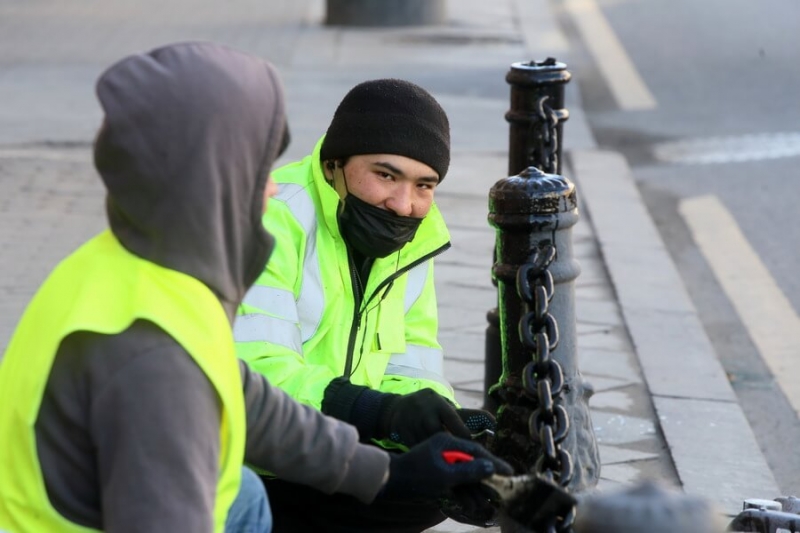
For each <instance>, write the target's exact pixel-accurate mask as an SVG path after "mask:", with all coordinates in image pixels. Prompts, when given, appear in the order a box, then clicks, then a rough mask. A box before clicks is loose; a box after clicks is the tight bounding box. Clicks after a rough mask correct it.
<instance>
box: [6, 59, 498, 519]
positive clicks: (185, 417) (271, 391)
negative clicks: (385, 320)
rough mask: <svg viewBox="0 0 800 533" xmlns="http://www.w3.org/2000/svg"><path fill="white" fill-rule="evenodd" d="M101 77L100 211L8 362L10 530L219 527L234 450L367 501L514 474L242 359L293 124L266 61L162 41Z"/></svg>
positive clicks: (438, 491)
mask: <svg viewBox="0 0 800 533" xmlns="http://www.w3.org/2000/svg"><path fill="white" fill-rule="evenodd" d="M97 95H98V97H99V100H100V103H101V105H102V107H103V110H104V114H105V116H104V121H103V125H102V126H101V128H100V131H99V133H98V135H97V139H96V141H95V166H96V168H97V170H98V172H99V174H100V177H101V178H102V180H103V182H104V184H105V186H106V188H107V191H108V194H107V197H106V207H107V215H108V221H109V229H108V230H106V231H104V232H103V233H101V234H100V235H98V236H97V237H95V238H94V239H92V240H90V241H88V242H87V243H86V244H84V245H83V246H82V247H81V248H80V249H78V250H77V251H76V252H74V253H73V254H72V255H70V256H69V257H67V258H66V259H65V260H64V261H62V262H61V263H60V264H59V266H58V267H56V269H55V270H54V271H53V272H52V273H51V275H50V276H49V278H48V279H47V280H46V281H45V283H44V284H43V285H42V287H41V288H40V289H39V291H38V292H37V295H36V296H35V297H34V299H33V300H32V302H31V304H30V305H29V307H28V309H27V310H26V312H25V314H24V315H23V317H22V319H21V321H20V324H19V325H18V327H17V329H16V331H15V333H14V336H13V338H12V340H11V343H10V344H9V347H8V349H7V351H6V354H5V356H4V358H3V360H2V362H1V363H0V405H3V406H4V407H3V409H2V410H0V472H2V475H0V531H13V532H15V533H16V532H24V531H32V532H39V531H85V529H82V528H89V529H90V530H105V531H114V532H144V531H146V532H149V533H152V532H159V531H165V532H166V531H169V532H174V531H191V532H209V531H218V532H219V531H222V530H223V529H224V527H225V519H226V517H227V515H228V510H229V508H230V506H231V502H232V501H233V500H234V497H235V496H236V493H237V491H238V488H239V484H240V471H241V467H242V462H243V461H244V462H246V463H249V464H251V465H254V466H257V467H259V468H263V469H266V470H269V471H271V472H275V473H276V474H278V475H279V476H281V477H282V478H284V479H288V480H290V481H293V482H296V483H305V484H310V485H313V486H315V487H317V488H318V489H320V490H323V491H325V492H329V493H333V492H341V493H345V494H351V495H353V496H356V497H357V498H359V499H360V500H361V501H363V502H367V503H368V502H370V501H372V500H373V499H374V498H375V497H376V496H377V495H378V494H379V493H382V494H384V495H388V496H391V497H395V498H416V497H421V498H430V497H436V496H439V495H442V494H444V493H445V492H446V491H447V490H449V489H450V488H452V487H454V486H457V485H462V484H471V483H477V482H479V481H480V480H481V479H483V478H486V477H488V476H490V475H491V474H493V473H495V472H499V473H504V474H510V473H511V470H510V468H509V467H508V465H507V464H505V463H504V462H503V461H501V460H499V459H497V458H495V457H493V456H491V455H490V454H489V453H488V452H486V451H485V450H484V449H483V448H481V447H480V446H479V445H477V444H474V443H471V442H468V441H464V440H460V439H457V438H455V437H452V436H450V435H447V434H438V435H436V436H434V437H432V438H431V439H429V440H427V441H425V442H423V443H421V444H419V445H417V446H415V447H414V448H412V449H411V450H410V451H409V452H408V453H405V454H400V455H392V457H391V458H390V457H389V455H388V454H387V453H386V452H384V451H383V450H380V449H378V448H376V447H373V446H365V445H362V444H359V442H358V433H357V431H356V430H355V428H353V427H351V426H349V425H347V424H345V423H342V422H339V421H337V420H334V419H331V418H327V417H325V416H324V415H322V414H321V413H319V412H317V411H316V410H314V409H311V408H308V407H305V406H302V405H300V404H298V403H296V402H294V401H293V400H292V399H291V398H289V397H288V396H286V395H285V394H284V393H283V392H281V391H280V390H279V389H276V388H273V387H271V386H270V385H269V384H268V383H267V381H266V380H265V379H264V378H263V377H262V376H260V375H258V374H254V373H252V372H250V371H249V369H248V368H247V366H246V365H245V364H244V363H241V362H237V360H236V358H235V355H234V352H233V338H232V335H231V331H230V329H231V323H232V322H233V318H234V315H235V310H236V307H237V306H238V305H239V303H240V302H241V300H242V298H243V297H244V294H245V292H246V290H247V288H248V287H249V286H250V285H251V284H252V283H253V282H254V280H255V279H256V277H257V276H258V275H259V273H260V272H261V271H262V270H263V268H264V265H265V263H266V261H267V259H268V257H269V255H270V252H271V250H272V247H273V240H272V237H271V236H270V235H269V234H268V233H267V232H266V231H265V230H264V228H263V226H262V224H261V216H262V214H263V212H264V209H265V202H266V197H267V195H268V191H269V190H270V189H269V187H268V176H269V171H270V168H271V166H272V163H273V161H274V160H275V158H276V157H278V155H279V154H280V152H281V150H282V149H283V148H285V146H286V144H287V142H288V134H287V131H288V129H287V127H286V118H285V115H284V104H283V97H282V94H281V87H280V83H279V80H278V77H277V75H276V73H275V71H274V69H273V68H272V67H271V66H270V65H269V64H268V63H267V62H265V61H263V60H261V59H258V58H256V57H253V56H250V55H247V54H244V53H241V52H238V51H235V50H231V49H229V48H226V47H223V46H218V45H214V44H211V43H183V44H176V45H171V46H165V47H162V48H158V49H155V50H153V51H151V52H149V53H143V54H136V55H133V56H130V57H127V58H125V59H123V60H121V61H120V62H118V63H116V64H115V65H113V66H112V67H110V68H109V69H108V70H107V71H106V72H105V73H104V74H103V75H102V76H101V77H100V79H99V81H98V83H97ZM242 391H243V392H244V394H243V395H242ZM245 432H246V434H245ZM446 450H455V451H462V452H465V453H467V454H469V455H471V456H473V457H474V458H475V460H474V461H466V462H457V463H455V464H451V463H450V462H448V461H445V458H444V455H443V452H444V451H446ZM238 501H239V503H241V502H242V500H241V499H240V500H238ZM245 501H246V500H245ZM228 525H229V526H230V525H231V524H230V523H229V524H228ZM266 527H268V526H266Z"/></svg>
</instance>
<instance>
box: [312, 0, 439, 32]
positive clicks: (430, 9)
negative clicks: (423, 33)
mask: <svg viewBox="0 0 800 533" xmlns="http://www.w3.org/2000/svg"><path fill="white" fill-rule="evenodd" d="M446 11H447V10H446V2H445V0H327V12H326V16H325V24H326V25H328V26H424V25H435V24H444V22H445V19H446Z"/></svg>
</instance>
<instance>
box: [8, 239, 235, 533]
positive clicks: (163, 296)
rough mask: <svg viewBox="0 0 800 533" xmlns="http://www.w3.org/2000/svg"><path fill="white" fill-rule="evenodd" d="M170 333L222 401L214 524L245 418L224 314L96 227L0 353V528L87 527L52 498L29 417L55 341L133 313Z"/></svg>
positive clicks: (192, 282) (124, 322) (116, 323)
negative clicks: (64, 513)
mask: <svg viewBox="0 0 800 533" xmlns="http://www.w3.org/2000/svg"><path fill="white" fill-rule="evenodd" d="M137 319H143V320H148V321H150V322H152V323H154V324H156V325H158V326H159V327H160V328H162V329H163V330H164V331H166V332H167V333H169V335H171V336H172V337H173V338H174V339H175V340H176V341H177V342H178V343H180V345H181V346H183V348H185V349H186V351H187V352H188V353H189V354H190V355H191V356H192V358H193V359H194V360H195V362H196V363H197V364H198V366H200V368H201V369H202V370H203V372H204V373H205V374H206V376H207V377H208V379H209V380H210V381H211V383H212V385H213V386H214V388H215V389H216V392H217V394H218V395H219V397H220V399H221V402H222V423H221V427H220V433H221V453H220V479H219V482H218V484H217V495H216V502H215V506H214V522H215V530H216V531H218V532H221V531H223V529H224V525H225V518H226V517H227V514H228V509H229V508H230V506H231V504H232V503H233V500H234V498H235V497H236V494H237V492H238V490H239V483H240V480H241V468H242V463H243V456H244V444H245V431H246V421H245V420H246V419H245V414H244V398H243V395H242V382H241V375H240V373H239V367H238V363H237V360H236V357H235V354H234V347H233V337H232V334H231V328H230V323H229V322H228V319H227V317H226V315H225V311H224V310H223V308H222V305H221V304H220V302H219V300H218V299H217V297H216V296H215V295H214V294H213V293H212V292H211V290H210V289H209V288H208V287H206V286H205V285H204V284H203V283H202V282H200V281H198V280H197V279H195V278H192V277H191V276H188V275H186V274H183V273H181V272H177V271H174V270H170V269H167V268H163V267H160V266H158V265H156V264H154V263H151V262H149V261H146V260H144V259H142V258H140V257H138V256H136V255H133V254H131V253H130V252H128V251H127V250H125V248H123V247H122V246H121V245H120V243H119V242H118V241H117V240H116V238H115V237H114V236H113V234H112V233H111V232H110V231H105V232H103V233H101V234H100V235H98V236H97V237H95V238H94V239H92V240H90V241H89V242H87V243H86V244H84V245H83V246H82V247H81V248H80V249H78V250H77V251H76V252H75V253H73V254H72V255H71V256H69V257H68V258H66V259H65V260H64V261H62V262H61V263H60V264H59V265H58V267H56V269H55V270H54V271H53V272H52V273H51V274H50V276H49V277H48V279H47V280H46V281H45V283H44V284H43V285H42V287H41V288H40V289H39V291H38V292H37V294H36V296H35V297H34V298H33V300H32V301H31V303H30V304H29V305H28V308H27V309H26V310H25V313H24V315H23V316H22V320H21V321H20V323H19V325H18V326H17V329H16V331H15V332H14V335H13V337H12V338H11V342H10V344H9V346H8V349H7V350H6V353H5V356H4V358H3V360H2V361H0V406H2V407H0V531H7V532H8V533H22V532H34V533H39V532H44V531H47V532H54V531H58V532H62V531H63V532H73V531H74V532H84V531H92V530H91V529H89V528H86V527H83V526H79V525H77V524H75V523H72V522H70V521H69V520H67V519H66V518H64V517H63V516H61V515H60V514H59V513H58V512H57V511H56V510H55V509H54V508H53V506H52V505H51V503H50V501H49V499H48V496H47V490H46V488H45V483H44V477H43V475H42V469H41V466H40V464H39V459H38V456H37V452H36V435H35V429H34V425H35V423H36V418H37V415H38V412H39V407H40V405H41V401H42V395H43V394H44V390H45V386H46V384H47V379H48V376H49V374H50V369H51V367H52V364H53V359H54V358H55V355H56V352H57V350H58V347H59V345H60V344H61V341H62V340H63V339H64V338H65V337H66V336H67V335H69V334H70V333H73V332H75V331H92V332H97V333H102V334H115V333H120V332H122V331H124V330H125V329H127V328H128V327H129V326H130V325H131V324H132V323H133V322H134V321H135V320H137Z"/></svg>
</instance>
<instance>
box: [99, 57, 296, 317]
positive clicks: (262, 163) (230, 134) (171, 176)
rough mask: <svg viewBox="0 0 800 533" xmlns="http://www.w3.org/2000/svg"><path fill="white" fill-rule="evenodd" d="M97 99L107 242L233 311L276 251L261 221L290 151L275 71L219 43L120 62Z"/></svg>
mask: <svg viewBox="0 0 800 533" xmlns="http://www.w3.org/2000/svg"><path fill="white" fill-rule="evenodd" d="M96 90H97V96H98V99H99V100H100V103H101V105H102V108H103V111H104V113H105V119H104V122H103V125H102V126H101V128H100V131H99V132H98V134H97V138H96V140H95V146H94V160H95V167H96V168H97V171H98V172H99V173H100V176H101V178H102V180H103V182H104V183H105V186H106V189H107V191H108V193H107V196H106V211H107V215H108V220H109V223H110V226H111V230H112V231H113V233H114V235H115V236H116V237H117V239H119V241H120V242H121V243H122V245H123V246H124V247H125V248H126V249H128V250H129V251H131V252H132V253H134V254H136V255H138V256H140V257H142V258H144V259H147V260H148V261H151V262H153V263H156V264H158V265H161V266H163V267H166V268H170V269H173V270H178V271H180V272H183V273H185V274H188V275H190V276H193V277H195V278H197V279H199V280H200V281H202V282H203V283H205V284H206V285H207V286H208V287H209V288H211V290H212V291H214V292H215V293H216V294H217V296H218V297H219V298H220V300H221V301H222V303H223V305H224V307H225V308H226V310H227V311H228V312H229V314H230V313H232V312H233V310H234V309H235V307H236V305H238V304H239V303H240V302H241V300H242V299H243V298H244V293H245V292H246V290H247V288H248V287H249V286H250V285H252V284H253V283H254V282H255V280H256V278H257V277H258V275H259V274H260V273H261V271H262V270H263V268H264V266H265V265H266V262H267V260H268V258H269V255H270V253H271V251H272V248H273V245H274V242H273V239H272V236H271V235H270V234H269V233H267V231H266V230H265V229H264V227H263V225H262V222H261V217H262V213H263V206H264V191H265V188H266V183H267V178H268V175H269V172H270V169H271V167H272V164H273V161H274V160H275V159H276V158H277V157H278V156H279V155H280V153H281V152H282V151H283V149H285V147H286V145H287V144H288V128H287V126H286V116H285V109H284V102H283V91H282V88H281V83H280V80H279V78H278V75H277V73H276V72H275V70H274V69H273V67H272V66H271V65H270V64H269V63H267V62H266V61H264V60H262V59H259V58H257V57H254V56H251V55H248V54H245V53H242V52H239V51H236V50H233V49H230V48H227V47H224V46H220V45H216V44H212V43H180V44H174V45H169V46H165V47H162V48H158V49H155V50H153V51H150V52H148V53H143V54H137V55H133V56H130V57H127V58H125V59H123V60H121V61H119V62H118V63H116V64H114V65H113V66H111V67H110V68H109V69H108V70H106V71H105V72H104V73H103V74H102V75H101V77H100V78H99V80H98V82H97V88H96Z"/></svg>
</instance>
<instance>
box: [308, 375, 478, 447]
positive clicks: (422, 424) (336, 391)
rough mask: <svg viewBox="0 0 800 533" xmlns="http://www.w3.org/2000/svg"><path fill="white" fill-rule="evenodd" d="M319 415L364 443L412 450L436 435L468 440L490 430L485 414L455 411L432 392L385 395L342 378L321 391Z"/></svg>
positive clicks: (464, 410) (442, 398)
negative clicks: (382, 442) (343, 426)
mask: <svg viewBox="0 0 800 533" xmlns="http://www.w3.org/2000/svg"><path fill="white" fill-rule="evenodd" d="M322 412H323V413H325V414H326V415H330V416H332V417H334V418H338V419H339V420H344V421H345V422H347V423H349V424H352V425H354V426H355V427H356V428H357V429H358V434H359V438H360V439H361V440H362V441H364V442H368V441H369V440H370V439H391V440H393V441H395V442H398V443H400V444H404V445H406V446H413V445H415V444H417V443H418V442H421V441H423V440H425V439H427V438H428V437H430V436H431V435H433V434H434V433H438V432H440V431H449V432H450V433H452V434H453V435H455V436H457V437H461V438H464V439H468V438H469V437H470V434H471V433H480V432H481V431H483V430H484V429H492V430H493V429H494V418H493V417H492V415H491V414H489V413H488V412H486V411H481V410H478V409H458V410H457V409H456V408H455V407H454V406H453V405H452V404H451V403H450V402H448V401H447V400H446V399H444V397H442V396H440V395H439V394H437V393H436V392H435V391H433V390H432V389H422V390H419V391H417V392H414V393H411V394H405V395H400V394H389V393H385V392H378V391H376V390H372V389H370V388H369V387H364V386H363V385H353V384H352V383H350V382H349V381H347V380H346V379H345V378H336V379H334V380H333V381H331V382H330V384H329V385H328V387H327V388H326V389H325V396H324V398H323V400H322Z"/></svg>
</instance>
